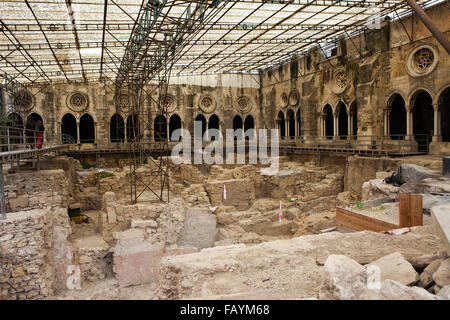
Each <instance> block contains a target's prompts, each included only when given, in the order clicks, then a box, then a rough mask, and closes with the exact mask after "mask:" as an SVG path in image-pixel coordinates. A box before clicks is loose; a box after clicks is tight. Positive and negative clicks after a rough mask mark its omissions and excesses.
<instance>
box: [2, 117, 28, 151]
mask: <svg viewBox="0 0 450 320" xmlns="http://www.w3.org/2000/svg"><path fill="white" fill-rule="evenodd" d="M6 118H7V126H8V127H10V128H8V132H7V134H8V137H9V141H8V144H11V145H15V144H22V143H23V128H24V123H23V119H22V116H21V115H20V114H19V113H17V112H11V113H10V114H8V116H7V117H6Z"/></svg>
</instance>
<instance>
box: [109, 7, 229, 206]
mask: <svg viewBox="0 0 450 320" xmlns="http://www.w3.org/2000/svg"><path fill="white" fill-rule="evenodd" d="M224 5H225V3H224V2H222V1H220V0H217V1H197V2H195V3H188V4H186V3H182V4H181V5H179V4H177V3H176V2H175V1H172V2H171V1H166V0H162V1H156V0H149V1H147V2H146V3H145V4H143V5H142V6H141V10H140V12H139V15H138V17H137V19H136V23H135V25H134V27H133V32H132V34H131V37H130V39H129V41H128V44H127V49H126V51H125V54H124V57H123V58H122V61H121V64H120V67H119V71H118V74H117V77H116V79H115V84H114V85H115V95H114V99H115V102H116V109H117V112H118V113H119V111H120V108H121V107H123V105H120V103H119V102H120V101H121V97H122V96H123V95H124V94H125V95H126V96H127V97H128V101H129V103H130V105H129V108H130V111H131V112H130V114H131V128H133V129H132V132H129V134H127V136H128V143H129V144H131V149H132V152H131V156H130V159H129V160H130V171H129V174H130V198H131V203H136V202H137V200H138V198H139V197H140V196H141V195H142V194H143V192H145V191H150V192H151V193H152V194H153V195H155V196H156V198H157V199H158V200H159V201H162V202H168V201H169V199H170V197H169V191H170V186H169V158H168V155H169V146H168V143H169V139H170V137H168V136H167V128H166V129H165V130H166V134H165V135H162V136H159V137H158V140H159V141H160V144H159V146H158V148H157V149H156V148H154V147H153V148H152V147H151V146H152V145H154V144H153V143H151V139H152V138H153V137H157V135H158V134H159V133H158V132H157V130H156V128H154V125H153V121H154V119H156V118H157V117H158V119H165V120H164V122H165V125H166V126H167V120H168V110H167V104H168V101H167V89H168V85H169V81H170V75H171V69H172V67H173V65H174V63H175V62H176V61H177V60H178V59H179V58H180V52H181V51H182V49H183V48H184V47H185V46H186V44H185V42H186V41H188V40H189V39H190V38H192V37H195V36H196V34H197V33H198V31H199V30H200V29H201V28H202V27H203V24H204V23H206V22H207V21H209V20H210V19H211V18H212V17H214V16H215V14H217V13H218V12H219V11H220V10H221V9H222V8H223V6H224ZM162 24H165V26H166V27H169V26H170V28H169V30H170V31H167V32H165V33H164V34H163V35H161V34H160V33H158V32H155V30H158V26H161V25H162ZM155 44H156V45H155ZM150 82H153V84H152V85H150ZM154 83H156V85H155V84H154ZM154 94H156V97H153V95H154ZM161 121H163V120H161ZM141 131H143V132H141ZM117 135H118V132H117ZM130 136H131V137H130ZM130 138H131V139H130ZM130 140H131V141H130ZM155 156H156V159H155ZM145 161H150V162H151V163H152V168H153V169H152V170H149V171H147V172H146V173H145V175H142V174H141V173H140V172H138V168H139V167H140V166H141V165H142V164H143V163H144V162H145Z"/></svg>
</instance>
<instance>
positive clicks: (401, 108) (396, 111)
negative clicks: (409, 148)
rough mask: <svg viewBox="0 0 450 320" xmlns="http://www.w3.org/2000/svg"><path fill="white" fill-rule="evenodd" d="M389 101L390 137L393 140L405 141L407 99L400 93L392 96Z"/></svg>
mask: <svg viewBox="0 0 450 320" xmlns="http://www.w3.org/2000/svg"><path fill="white" fill-rule="evenodd" d="M387 101H388V103H389V104H388V105H387V109H388V110H389V136H390V138H391V139H392V140H403V139H404V137H405V135H406V116H407V115H406V106H405V99H404V98H403V96H402V95H401V94H399V93H394V94H392V95H391V96H390V97H389V99H388V100H387Z"/></svg>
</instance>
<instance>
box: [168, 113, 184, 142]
mask: <svg viewBox="0 0 450 320" xmlns="http://www.w3.org/2000/svg"><path fill="white" fill-rule="evenodd" d="M177 129H181V118H180V116H179V115H178V114H176V113H174V114H172V115H171V116H170V119H169V138H170V141H177V140H172V135H173V132H174V131H175V130H177ZM180 139H181V137H180V138H179V139H178V141H180Z"/></svg>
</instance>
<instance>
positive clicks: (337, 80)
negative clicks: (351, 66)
mask: <svg viewBox="0 0 450 320" xmlns="http://www.w3.org/2000/svg"><path fill="white" fill-rule="evenodd" d="M347 85H348V77H347V73H346V72H345V70H342V69H339V70H337V71H335V72H334V83H333V85H332V87H331V88H332V91H333V92H334V93H335V94H340V93H342V92H344V91H345V89H347Z"/></svg>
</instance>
